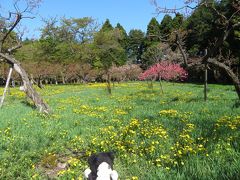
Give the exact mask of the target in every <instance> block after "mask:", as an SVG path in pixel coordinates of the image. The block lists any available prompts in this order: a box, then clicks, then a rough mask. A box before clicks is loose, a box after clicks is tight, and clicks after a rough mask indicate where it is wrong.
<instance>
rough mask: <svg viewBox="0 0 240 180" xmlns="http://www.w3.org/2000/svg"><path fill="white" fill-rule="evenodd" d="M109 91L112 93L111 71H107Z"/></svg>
mask: <svg viewBox="0 0 240 180" xmlns="http://www.w3.org/2000/svg"><path fill="white" fill-rule="evenodd" d="M107 91H108V93H109V94H110V95H111V94H112V89H111V77H110V74H109V72H107Z"/></svg>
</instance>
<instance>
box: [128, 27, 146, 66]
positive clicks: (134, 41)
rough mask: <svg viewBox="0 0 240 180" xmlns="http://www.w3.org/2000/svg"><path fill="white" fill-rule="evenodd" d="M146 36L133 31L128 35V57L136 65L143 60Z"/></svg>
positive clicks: (139, 31) (138, 31) (135, 30)
mask: <svg viewBox="0 0 240 180" xmlns="http://www.w3.org/2000/svg"><path fill="white" fill-rule="evenodd" d="M144 40H145V34H144V32H142V31H141V30H138V29H132V30H130V32H129V34H128V47H127V49H128V57H129V59H131V61H133V62H134V63H136V62H137V61H139V60H141V55H142V53H143V49H144Z"/></svg>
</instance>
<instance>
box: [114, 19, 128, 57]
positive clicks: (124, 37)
mask: <svg viewBox="0 0 240 180" xmlns="http://www.w3.org/2000/svg"><path fill="white" fill-rule="evenodd" d="M115 29H116V30H117V31H119V33H120V37H119V43H120V44H121V46H122V48H123V49H125V51H126V52H127V38H128V36H127V32H126V30H125V29H124V28H123V26H122V25H121V24H120V23H117V26H116V27H115Z"/></svg>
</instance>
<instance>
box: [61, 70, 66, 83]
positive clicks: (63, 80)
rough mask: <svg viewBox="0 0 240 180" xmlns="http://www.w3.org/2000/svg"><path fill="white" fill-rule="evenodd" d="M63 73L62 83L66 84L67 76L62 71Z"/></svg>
mask: <svg viewBox="0 0 240 180" xmlns="http://www.w3.org/2000/svg"><path fill="white" fill-rule="evenodd" d="M61 75H62V83H63V84H66V81H65V77H64V74H63V73H62V72H61Z"/></svg>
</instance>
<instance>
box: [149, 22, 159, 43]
mask: <svg viewBox="0 0 240 180" xmlns="http://www.w3.org/2000/svg"><path fill="white" fill-rule="evenodd" d="M146 35H147V37H146V46H151V44H153V43H156V42H159V37H160V25H159V23H158V21H157V19H156V18H152V19H151V20H150V22H149V24H148V26H147V34H146Z"/></svg>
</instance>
